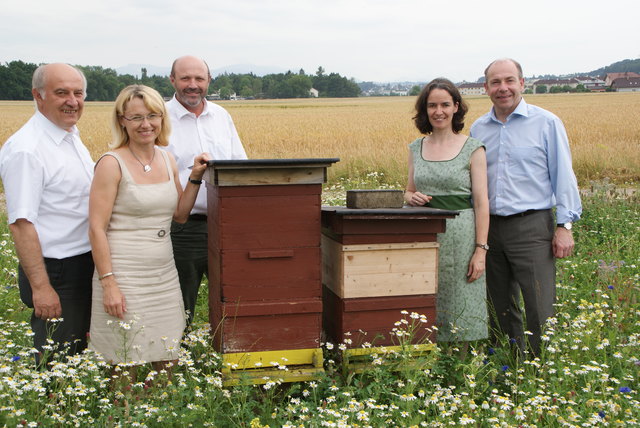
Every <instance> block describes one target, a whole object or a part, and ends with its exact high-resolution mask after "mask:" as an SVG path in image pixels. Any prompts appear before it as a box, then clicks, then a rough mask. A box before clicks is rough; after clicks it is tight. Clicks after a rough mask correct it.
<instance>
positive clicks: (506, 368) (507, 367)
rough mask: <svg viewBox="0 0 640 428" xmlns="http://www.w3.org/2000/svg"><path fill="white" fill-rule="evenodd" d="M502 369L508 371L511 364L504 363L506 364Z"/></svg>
mask: <svg viewBox="0 0 640 428" xmlns="http://www.w3.org/2000/svg"><path fill="white" fill-rule="evenodd" d="M501 370H502V371H503V372H506V371H507V370H509V366H507V365H504V366H502V368H501Z"/></svg>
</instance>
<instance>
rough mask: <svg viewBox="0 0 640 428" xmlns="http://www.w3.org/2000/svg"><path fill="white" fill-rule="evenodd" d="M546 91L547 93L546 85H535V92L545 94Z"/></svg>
mask: <svg viewBox="0 0 640 428" xmlns="http://www.w3.org/2000/svg"><path fill="white" fill-rule="evenodd" d="M546 93H547V85H538V86H536V94H546Z"/></svg>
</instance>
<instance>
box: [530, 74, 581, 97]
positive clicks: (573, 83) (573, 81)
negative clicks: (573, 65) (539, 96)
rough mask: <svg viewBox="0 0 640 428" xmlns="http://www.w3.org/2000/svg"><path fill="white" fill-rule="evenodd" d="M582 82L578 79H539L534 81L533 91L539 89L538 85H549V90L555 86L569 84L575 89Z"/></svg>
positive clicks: (535, 91)
mask: <svg viewBox="0 0 640 428" xmlns="http://www.w3.org/2000/svg"><path fill="white" fill-rule="evenodd" d="M579 84H580V82H579V81H578V79H574V78H572V79H538V80H536V81H535V82H533V88H532V90H533V93H534V94H535V93H537V89H538V86H546V87H547V92H549V89H551V88H552V87H554V86H569V87H571V88H573V89H575V88H576V87H577V86H578V85H579Z"/></svg>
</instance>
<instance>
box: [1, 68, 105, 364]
mask: <svg viewBox="0 0 640 428" xmlns="http://www.w3.org/2000/svg"><path fill="white" fill-rule="evenodd" d="M32 87H33V89H32V94H33V98H34V100H35V103H36V107H37V111H36V113H35V114H34V115H33V116H32V117H31V119H29V121H28V122H27V123H26V124H25V125H24V126H23V127H22V128H20V130H18V132H16V133H15V134H13V135H12V136H11V137H9V139H8V140H7V142H6V143H5V144H4V146H3V147H2V150H1V151H0V174H1V175H2V182H3V184H4V191H5V195H6V201H7V213H8V220H9V229H10V230H11V234H12V236H13V240H14V242H15V246H16V251H17V253H18V259H19V262H20V263H19V270H18V285H19V288H20V297H21V299H22V301H23V302H24V303H25V304H26V305H27V306H29V307H32V308H33V314H32V316H31V328H32V330H33V332H34V339H33V340H34V346H35V348H36V349H37V350H38V351H39V352H40V354H38V355H36V361H38V362H39V361H42V352H45V353H48V355H49V356H50V355H51V353H53V352H55V351H56V350H58V349H59V347H60V346H66V345H68V349H67V350H66V351H67V352H68V353H69V354H75V353H79V352H81V351H82V350H83V349H84V348H86V346H87V333H88V331H89V321H90V316H91V277H92V275H93V260H92V259H91V252H90V250H91V246H90V244H89V237H88V207H89V188H90V186H91V179H92V177H93V161H92V159H91V156H90V155H89V152H88V150H87V148H86V147H85V146H84V145H83V144H82V141H81V140H80V136H79V134H78V129H77V127H76V123H77V122H78V119H80V116H81V115H82V109H83V106H84V99H85V96H86V89H87V81H86V79H85V77H84V75H83V74H82V72H81V71H80V70H78V69H76V68H74V67H71V66H70V65H67V64H48V65H42V66H40V67H38V68H37V69H36V71H35V72H34V74H33V83H32ZM54 318H56V319H59V318H62V320H63V321H61V322H59V321H58V322H52V319H54ZM48 337H50V338H51V339H52V340H53V343H47V339H48ZM46 359H48V358H46ZM46 359H45V360H46Z"/></svg>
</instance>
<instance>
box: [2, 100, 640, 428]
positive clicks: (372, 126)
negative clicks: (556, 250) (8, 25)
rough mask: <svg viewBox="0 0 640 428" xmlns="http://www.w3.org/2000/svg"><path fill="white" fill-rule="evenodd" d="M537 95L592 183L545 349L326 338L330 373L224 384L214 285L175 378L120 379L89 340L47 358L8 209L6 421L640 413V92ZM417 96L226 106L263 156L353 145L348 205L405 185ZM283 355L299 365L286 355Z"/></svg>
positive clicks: (100, 127) (6, 118) (405, 420)
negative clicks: (35, 340)
mask: <svg viewBox="0 0 640 428" xmlns="http://www.w3.org/2000/svg"><path fill="white" fill-rule="evenodd" d="M527 99H528V100H529V101H530V102H532V103H535V104H538V105H542V106H545V107H547V108H549V109H551V110H552V111H554V112H555V113H557V114H558V115H559V116H560V117H561V118H563V120H564V121H565V123H566V124H567V128H568V132H569V135H570V138H571V144H572V150H573V155H574V164H575V165H576V170H577V175H578V177H579V181H580V183H581V185H582V187H590V188H591V190H592V192H591V193H590V194H589V195H585V196H584V199H583V206H584V214H583V218H582V219H581V221H580V222H578V223H576V225H575V228H574V237H575V239H576V251H575V254H574V255H573V256H572V257H570V258H568V259H564V260H560V261H558V275H557V289H558V303H557V305H556V311H557V314H556V317H554V318H552V319H550V320H549V323H548V325H547V327H546V333H545V336H544V346H543V351H542V355H541V356H540V358H530V357H529V356H525V358H523V359H515V358H514V357H513V356H512V354H511V352H510V351H509V345H508V343H507V341H506V340H505V338H501V340H500V343H497V344H494V343H489V342H488V341H481V342H477V343H473V344H472V345H471V347H470V351H469V352H466V353H465V352H463V351H462V347H459V345H458V344H455V343H454V344H450V345H445V344H436V346H435V347H434V348H433V350H432V351H431V352H429V353H427V354H426V355H422V356H420V357H417V358H412V357H411V346H409V345H406V343H405V342H403V339H402V337H403V335H402V334H400V335H399V339H398V342H399V343H400V344H403V345H404V346H402V349H401V350H400V351H398V352H390V351H388V352H385V350H380V352H378V353H376V354H373V355H371V359H370V360H369V361H368V365H367V366H366V367H365V369H364V370H363V371H361V372H356V371H354V370H353V369H352V366H350V365H349V364H347V363H348V361H345V359H344V358H343V355H344V354H343V350H344V349H345V348H346V347H350V346H352V344H349V343H323V344H322V347H323V350H324V356H325V363H324V368H325V372H324V374H322V375H320V376H319V377H318V379H316V380H314V381H308V382H300V383H293V384H287V383H283V382H282V380H281V378H278V377H274V378H271V379H268V380H265V381H266V383H264V384H262V385H249V384H245V385H239V386H233V387H223V385H222V384H223V378H222V373H221V369H222V362H221V357H220V355H219V354H217V353H216V352H215V351H214V350H213V349H212V348H211V346H210V345H209V340H210V337H209V328H208V325H207V324H206V296H202V297H201V299H200V301H199V306H198V308H197V310H196V312H197V318H196V320H195V324H194V326H195V328H194V330H193V331H192V332H191V333H190V334H189V335H188V336H187V337H186V338H185V340H184V342H183V344H182V347H181V350H180V359H179V362H178V365H177V367H174V370H173V376H172V377H171V378H169V377H168V376H167V374H166V373H164V372H155V371H153V370H151V368H150V367H143V368H141V369H139V370H138V381H137V382H136V383H134V384H133V385H130V386H125V387H122V386H118V385H117V384H114V382H113V380H112V373H111V369H110V367H109V366H108V365H107V364H106V363H104V362H103V361H102V360H101V359H100V358H99V356H97V355H94V354H92V353H91V352H86V353H85V354H84V355H81V356H77V357H74V358H71V359H68V360H66V361H60V362H58V363H56V364H55V365H54V366H53V367H52V368H51V369H50V370H44V371H42V370H36V369H35V368H34V362H33V355H32V348H31V344H32V338H31V335H32V333H31V331H30V328H29V317H30V313H31V311H30V310H29V309H27V308H26V307H25V306H24V305H23V304H22V303H21V302H20V300H19V293H18V289H17V281H16V275H17V274H16V270H17V258H16V255H15V249H14V248H13V245H12V242H11V238H10V236H9V233H8V230H7V227H6V217H5V216H4V215H2V214H0V235H1V236H0V426H20V427H26V426H33V427H35V426H67V425H68V426H88V425H94V426H107V427H112V426H113V427H116V426H148V427H166V426H176V427H177V426H194V427H196V426H215V427H251V428H259V427H320V426H328V427H380V426H391V427H418V426H429V427H431V426H434V427H438V426H440V427H443V426H466V425H468V426H477V427H510V426H521V427H534V426H537V427H548V426H567V427H592V426H616V427H618V426H619V427H622V426H637V425H640V388H639V387H638V379H639V378H640V301H639V300H640V204H639V202H640V198H639V197H638V195H637V194H636V195H632V196H629V195H627V194H622V193H620V192H619V191H618V186H617V185H620V184H624V183H626V184H624V185H625V186H635V185H637V183H638V182H639V181H640V179H639V178H640V173H639V172H638V167H639V165H640V159H638V156H639V152H640V147H639V146H640V145H639V144H638V143H639V141H638V140H639V139H640V130H639V128H640V124H639V123H638V121H637V119H636V116H637V112H638V111H640V108H639V107H640V96H638V95H637V94H587V95H559V96H538V97H532V96H529V97H527ZM412 101H413V100H412V99H408V98H388V99H387V98H384V99H350V100H301V101H265V102H263V101H251V102H249V101H246V102H227V103H224V104H223V105H224V106H225V107H226V108H228V109H229V111H230V112H231V114H232V115H233V117H234V120H235V122H236V126H237V127H238V130H239V132H240V135H241V138H242V139H243V142H244V143H245V145H246V147H247V151H248V153H249V156H250V157H253V158H274V157H282V158H285V157H287V158H288V157H340V158H341V159H342V161H341V162H340V163H338V164H336V165H335V166H333V167H332V168H330V179H329V183H327V185H326V186H325V191H324V194H323V202H324V203H326V204H337V203H341V202H343V201H344V193H345V189H346V188H382V187H394V188H402V186H404V181H405V179H406V178H405V174H406V172H405V169H406V166H405V164H406V144H408V143H409V142H410V141H412V140H413V139H414V138H416V137H417V136H418V134H417V132H416V131H415V129H413V128H412V126H413V125H412V123H411V120H410V118H411V115H412V111H411V110H412ZM469 103H470V105H471V114H470V115H469V120H468V121H467V123H468V125H469V124H471V123H472V121H473V119H474V118H475V117H477V116H479V115H480V114H482V113H483V112H484V111H486V110H487V109H488V108H489V102H488V100H486V99H484V98H471V99H469ZM110 108H111V105H110V104H109V103H104V104H97V103H96V104H94V103H91V104H88V105H87V107H86V110H85V115H84V116H83V119H82V121H81V132H82V135H83V139H84V141H85V143H86V144H87V145H89V146H90V147H91V152H92V155H93V156H94V157H95V156H98V155H99V154H100V153H102V152H104V151H106V141H108V140H109V137H108V135H109V133H108V127H107V126H105V123H106V117H107V116H108V113H109V111H110ZM32 109H33V108H32V104H30V103H21V104H20V105H16V104H15V103H3V102H0V114H2V117H3V121H2V129H0V140H4V139H6V137H7V136H8V135H9V134H10V133H11V132H13V131H14V130H15V129H17V128H18V127H19V126H20V124H21V123H22V122H23V121H24V120H26V118H28V117H29V115H30V114H31V113H32ZM5 112H10V114H5ZM20 115H21V116H20ZM14 116H16V117H14ZM17 116H20V117H17ZM607 117H608V118H609V119H607ZM614 117H615V119H614ZM571 121H574V122H576V123H578V124H581V126H577V125H575V124H574V123H573V122H571ZM8 129H11V130H8ZM634 159H635V160H634ZM579 165H582V167H579ZM580 168H581V169H580ZM603 178H608V179H609V180H608V181H607V180H604V181H603V180H602V179H603ZM592 180H593V181H592ZM614 183H615V184H614ZM420 315H421V314H414V313H402V312H401V311H399V312H398V322H397V323H396V325H390V326H389V330H390V331H391V330H392V329H394V328H396V329H400V331H406V332H407V333H408V334H412V333H413V332H415V331H416V329H420V328H423V327H421V325H422V324H421V318H420ZM354 342H357V340H356V338H355V337H354ZM364 346H366V344H365V345H364ZM280 367H281V369H282V370H283V371H286V370H288V368H287V367H286V361H282V362H281V365H280ZM117 370H119V371H120V372H126V371H128V370H129V367H128V366H126V365H123V366H120V367H118V368H117Z"/></svg>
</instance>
